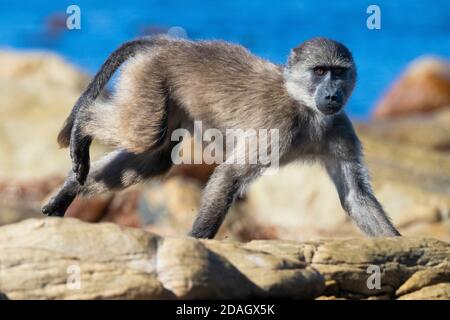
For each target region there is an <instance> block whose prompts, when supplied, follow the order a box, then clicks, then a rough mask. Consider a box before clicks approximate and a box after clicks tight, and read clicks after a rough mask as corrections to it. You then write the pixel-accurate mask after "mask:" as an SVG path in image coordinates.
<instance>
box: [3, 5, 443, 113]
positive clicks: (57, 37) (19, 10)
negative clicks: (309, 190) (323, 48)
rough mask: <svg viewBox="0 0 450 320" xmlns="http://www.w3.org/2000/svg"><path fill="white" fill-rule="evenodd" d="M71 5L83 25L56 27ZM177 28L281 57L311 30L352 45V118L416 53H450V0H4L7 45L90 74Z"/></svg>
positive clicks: (279, 60) (278, 60)
mask: <svg viewBox="0 0 450 320" xmlns="http://www.w3.org/2000/svg"><path fill="white" fill-rule="evenodd" d="M70 4H77V5H78V6H79V7H80V8H81V30H72V31H69V30H66V29H64V28H61V29H58V26H60V25H61V19H62V21H63V22H62V23H63V24H64V23H65V21H64V19H65V17H66V16H65V11H66V8H67V6H68V5H70ZM370 4H377V5H378V6H379V7H380V8H381V30H369V29H367V27H366V19H367V17H368V14H367V13H366V8H367V7H368V6H369V5H370ZM61 17H62V18H61ZM52 26H53V27H52ZM55 26H56V27H55ZM173 26H180V27H182V28H184V29H185V30H186V32H187V35H188V37H189V38H191V39H224V40H228V41H233V42H236V43H240V44H242V45H244V46H246V47H248V48H249V49H250V50H251V51H252V52H254V53H255V54H257V55H260V56H262V57H264V58H267V59H269V60H271V61H274V62H276V63H284V61H285V59H286V57H287V55H288V53H289V50H290V48H292V47H294V46H296V45H297V44H299V43H300V42H302V41H303V40H305V39H308V38H310V37H313V36H318V35H320V36H326V37H330V38H334V39H336V40H339V41H341V42H343V43H345V44H346V45H347V46H348V47H349V48H350V49H351V50H352V51H353V54H354V57H355V60H356V63H357V65H358V69H359V82H358V84H357V87H356V89H355V93H354V95H353V97H352V98H351V100H350V102H349V105H348V107H347V108H348V111H349V113H350V114H351V115H352V116H354V117H367V116H368V115H369V114H370V110H371V108H373V106H374V105H375V103H376V101H377V100H378V99H379V98H380V96H381V95H382V93H383V92H384V91H385V90H386V89H387V88H388V87H389V84H390V83H391V82H392V81H393V80H394V79H395V78H396V76H397V75H398V74H399V72H400V71H401V70H402V69H403V68H404V67H405V66H406V65H407V64H408V62H410V61H411V60H412V59H414V58H417V57H419V56H421V55H424V54H434V55H439V56H443V57H447V58H449V57H450V41H449V40H450V0H433V1H403V2H400V1H393V0H390V1H389V0H376V1H364V0H362V1H323V0H305V1H299V0H284V1H281V0H279V1H274V0H272V1H270V0H267V1H253V0H230V1H213V0H211V1H187V0H177V1H175V0H165V1H163V0H147V1H137V0H126V1H124V0H109V1H92V0H75V1H55V0H53V1H38V0H18V1H5V0H0V47H12V48H33V49H36V48H39V49H47V50H52V51H56V52H58V53H60V54H62V55H63V56H65V57H66V58H67V59H68V60H69V61H71V62H73V63H75V64H76V65H78V66H80V67H82V68H84V69H85V70H87V71H89V72H91V73H94V72H95V71H96V70H97V68H98V67H99V65H100V64H101V63H102V62H103V60H104V59H105V58H106V57H107V55H108V53H110V52H111V51H112V50H113V49H114V48H116V47H117V46H118V45H119V44H120V43H121V42H123V41H125V40H127V39H130V38H133V37H136V36H138V35H142V34H144V33H149V32H158V31H165V30H167V29H168V28H170V27H173Z"/></svg>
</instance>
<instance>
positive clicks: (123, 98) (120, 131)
mask: <svg viewBox="0 0 450 320" xmlns="http://www.w3.org/2000/svg"><path fill="white" fill-rule="evenodd" d="M126 60H129V61H128V62H127V63H126V64H125V65H124V67H123V70H122V72H121V76H120V78H119V82H118V86H117V90H116V93H115V94H114V97H113V98H112V99H111V100H110V101H106V102H96V101H95V99H96V98H97V97H98V95H99V94H100V92H101V90H102V89H103V88H104V86H105V85H106V83H107V81H108V80H109V79H110V78H111V76H112V75H113V73H114V72H115V70H116V69H117V68H119V66H120V65H121V64H122V63H123V62H125V61H126ZM355 81H356V68H355V64H354V62H353V58H352V55H351V53H350V51H349V50H348V49H347V48H346V47H345V46H344V45H342V44H340V43H338V42H336V41H333V40H330V39H325V38H314V39H311V40H309V41H306V42H304V43H303V44H301V45H300V46H298V47H296V48H294V49H293V50H292V51H291V54H290V55H289V59H288V62H287V64H286V65H285V66H277V65H275V64H273V63H271V62H268V61H265V60H263V59H261V58H258V57H256V56H254V55H252V54H251V53H250V52H249V51H248V50H246V49H245V48H243V47H241V46H238V45H233V44H229V43H226V42H221V41H201V42H193V41H186V40H174V39H169V38H165V37H155V38H141V39H137V40H134V41H130V42H127V43H125V44H123V45H122V46H121V47H120V48H118V49H117V50H116V51H115V52H113V53H112V54H111V56H110V57H109V58H108V59H107V61H106V62H105V63H104V64H103V66H102V67H101V69H100V71H99V72H98V73H97V74H96V76H95V78H94V79H93V80H92V82H91V83H90V84H89V86H88V88H87V89H86V90H85V92H84V93H83V94H82V95H81V97H80V98H79V100H78V101H77V103H76V104H75V106H74V108H73V110H72V112H71V114H70V116H69V117H68V119H67V120H66V122H65V124H64V127H63V129H62V130H61V132H60V134H59V136H58V141H59V144H60V145H61V146H62V147H67V146H70V155H71V158H72V162H73V172H72V173H70V174H69V176H68V177H67V179H66V181H65V183H64V185H63V186H62V188H61V189H60V190H59V192H58V193H57V194H56V195H55V196H54V197H53V198H52V199H51V200H50V202H49V203H48V204H47V205H46V206H44V208H43V212H44V213H45V214H48V215H50V216H63V215H64V212H65V211H66V209H67V207H68V206H69V205H70V203H71V202H72V200H73V199H74V197H75V196H77V195H78V194H95V193H99V192H104V191H109V190H120V189H122V188H125V187H128V186H130V185H132V184H134V183H137V182H139V181H142V180H144V179H148V178H151V177H154V176H155V175H160V174H162V173H165V172H167V171H168V170H169V169H170V168H171V166H172V160H171V150H172V148H173V147H174V142H173V141H171V138H170V137H171V133H172V132H173V131H174V130H175V129H178V128H192V122H193V121H194V120H201V121H202V122H203V124H204V125H205V126H207V127H210V128H216V129H218V130H220V131H225V130H226V129H227V128H254V129H256V130H258V129H277V130H279V131H278V132H279V136H280V141H279V145H277V146H275V145H271V144H270V145H269V146H268V149H269V150H274V149H273V148H275V147H276V148H277V150H278V152H279V160H280V164H281V165H283V164H286V163H288V162H291V161H294V160H297V159H300V160H315V161H318V162H319V163H321V164H323V165H324V166H325V168H326V170H327V171H328V173H329V175H330V177H331V179H332V180H333V182H334V183H335V185H336V188H337V191H338V194H339V197H340V201H341V204H342V207H343V208H344V209H345V210H346V212H347V213H348V214H349V216H350V217H351V218H352V219H353V220H354V221H355V222H356V224H357V225H358V227H359V228H360V229H361V230H362V231H364V232H365V233H366V234H367V235H369V236H398V235H400V234H399V232H398V231H397V230H396V229H395V228H394V226H393V225H392V224H391V222H390V221H389V219H388V217H387V215H386V214H385V212H384V211H383V208H382V206H381V205H380V203H379V202H378V201H377V199H376V198H375V196H374V195H373V192H372V190H371V186H370V183H369V179H368V174H367V170H366V168H365V167H364V165H363V163H362V152H361V145H360V142H359V140H358V138H357V136H356V134H355V131H354V129H353V127H352V124H351V122H350V120H349V119H348V117H347V116H346V114H345V113H344V111H343V110H342V109H343V106H344V105H345V103H346V102H347V99H348V98H349V96H350V94H351V92H352V90H353V87H354V85H355ZM93 138H98V139H100V140H102V141H104V142H106V143H109V144H111V145H113V146H116V147H117V148H118V150H117V151H115V152H113V153H111V154H109V155H107V156H106V157H105V158H104V159H102V160H100V161H98V162H95V163H94V164H93V165H92V168H90V159H89V147H90V144H91V141H92V139H93ZM264 169H265V166H264V165H261V164H229V163H222V164H219V165H218V166H217V167H216V168H215V170H214V172H213V174H212V176H211V177H210V179H209V181H208V183H207V185H206V187H205V190H204V194H203V198H202V203H201V207H200V210H199V214H198V217H197V219H196V220H195V222H194V225H193V228H192V230H191V232H190V235H192V236H194V237H199V238H213V237H214V235H215V234H216V232H217V230H218V229H219V227H220V225H221V223H222V221H223V219H224V217H225V215H226V213H227V211H228V209H229V207H230V205H231V204H232V202H233V200H234V199H235V198H236V196H237V195H238V194H239V193H240V191H242V189H243V188H244V187H245V186H246V185H247V184H248V183H249V182H250V181H251V180H253V179H254V178H256V177H257V176H259V175H260V174H261V173H262V172H263V170H264ZM305 187H307V186H305ZM299 192H301V190H299Z"/></svg>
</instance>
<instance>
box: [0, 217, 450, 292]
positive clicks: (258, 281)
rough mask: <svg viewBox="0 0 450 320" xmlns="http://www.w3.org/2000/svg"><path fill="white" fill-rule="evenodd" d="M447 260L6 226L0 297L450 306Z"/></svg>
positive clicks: (277, 243)
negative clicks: (388, 301) (434, 301)
mask: <svg viewBox="0 0 450 320" xmlns="http://www.w3.org/2000/svg"><path fill="white" fill-rule="evenodd" d="M449 257H450V245H449V244H448V243H445V242H442V241H438V240H433V239H425V238H406V237H405V238H372V239H367V238H366V239H346V240H320V241H308V242H294V241H281V240H258V241H251V242H248V243H239V242H232V241H217V240H197V239H193V238H188V237H161V236H157V235H155V234H152V233H149V232H146V231H143V230H139V229H132V228H127V227H122V226H119V225H117V224H112V223H97V224H91V223H86V222H81V221H79V220H77V219H71V218H64V219H60V218H47V219H30V220H25V221H22V222H20V223H16V224H11V225H8V226H3V227H0V266H1V268H0V292H2V293H3V295H4V296H3V297H4V298H8V299H207V298H210V299H211V298H215V299H245V298H291V299H314V298H319V297H320V298H321V299H330V298H339V299H340V298H345V299H350V298H351V299H355V298H358V299H368V298H370V299H380V298H392V299H394V298H402V299H403V298H404V299H407V298H414V297H415V296H416V297H420V298H423V299H425V298H441V299H450V295H449V291H448V285H449V280H448V279H449V276H450V271H449V269H448V263H449V261H448V259H449ZM373 266H375V267H376V268H378V269H377V270H379V272H380V273H379V274H377V275H375V276H377V277H378V276H379V285H375V287H373V286H369V285H368V283H369V282H370V281H371V280H370V277H373V271H370V270H372V269H370V268H373ZM369 267H370V268H369Z"/></svg>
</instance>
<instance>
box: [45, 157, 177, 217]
mask: <svg viewBox="0 0 450 320" xmlns="http://www.w3.org/2000/svg"><path fill="white" fill-rule="evenodd" d="M171 166H172V161H171V158H170V152H167V150H160V151H148V152H145V153H140V154H134V153H130V152H128V151H125V150H117V151H114V152H111V153H110V154H108V155H106V156H105V157H104V158H102V159H101V160H99V161H96V162H95V163H93V165H92V168H91V170H90V172H89V175H88V177H87V179H86V183H85V184H84V185H80V184H79V183H78V181H77V178H76V177H75V174H74V173H73V172H71V173H69V175H68V177H67V178H66V181H65V182H64V184H63V186H62V187H61V188H60V190H59V191H58V192H57V193H56V195H55V196H53V197H52V198H51V199H50V201H49V202H48V203H47V204H46V205H45V206H44V207H43V208H42V212H43V213H44V214H47V215H49V216H61V217H62V216H64V213H65V212H66V210H67V208H68V207H69V205H70V204H71V203H72V201H73V200H74V199H75V197H76V196H77V195H78V194H82V195H93V194H99V193H105V192H109V191H118V190H121V189H124V188H127V187H129V186H131V185H133V184H135V183H138V182H140V181H142V180H144V179H148V178H150V177H152V176H155V175H159V174H162V173H165V172H166V171H168V170H169V169H170V167H171Z"/></svg>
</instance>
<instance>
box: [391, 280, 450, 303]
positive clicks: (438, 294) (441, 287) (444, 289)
mask: <svg viewBox="0 0 450 320" xmlns="http://www.w3.org/2000/svg"><path fill="white" fill-rule="evenodd" d="M438 299H439V300H449V299H450V283H439V284H436V285H434V286H429V287H425V288H422V289H420V290H419V291H415V292H412V293H409V294H406V295H404V296H401V297H400V298H399V300H438Z"/></svg>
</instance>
